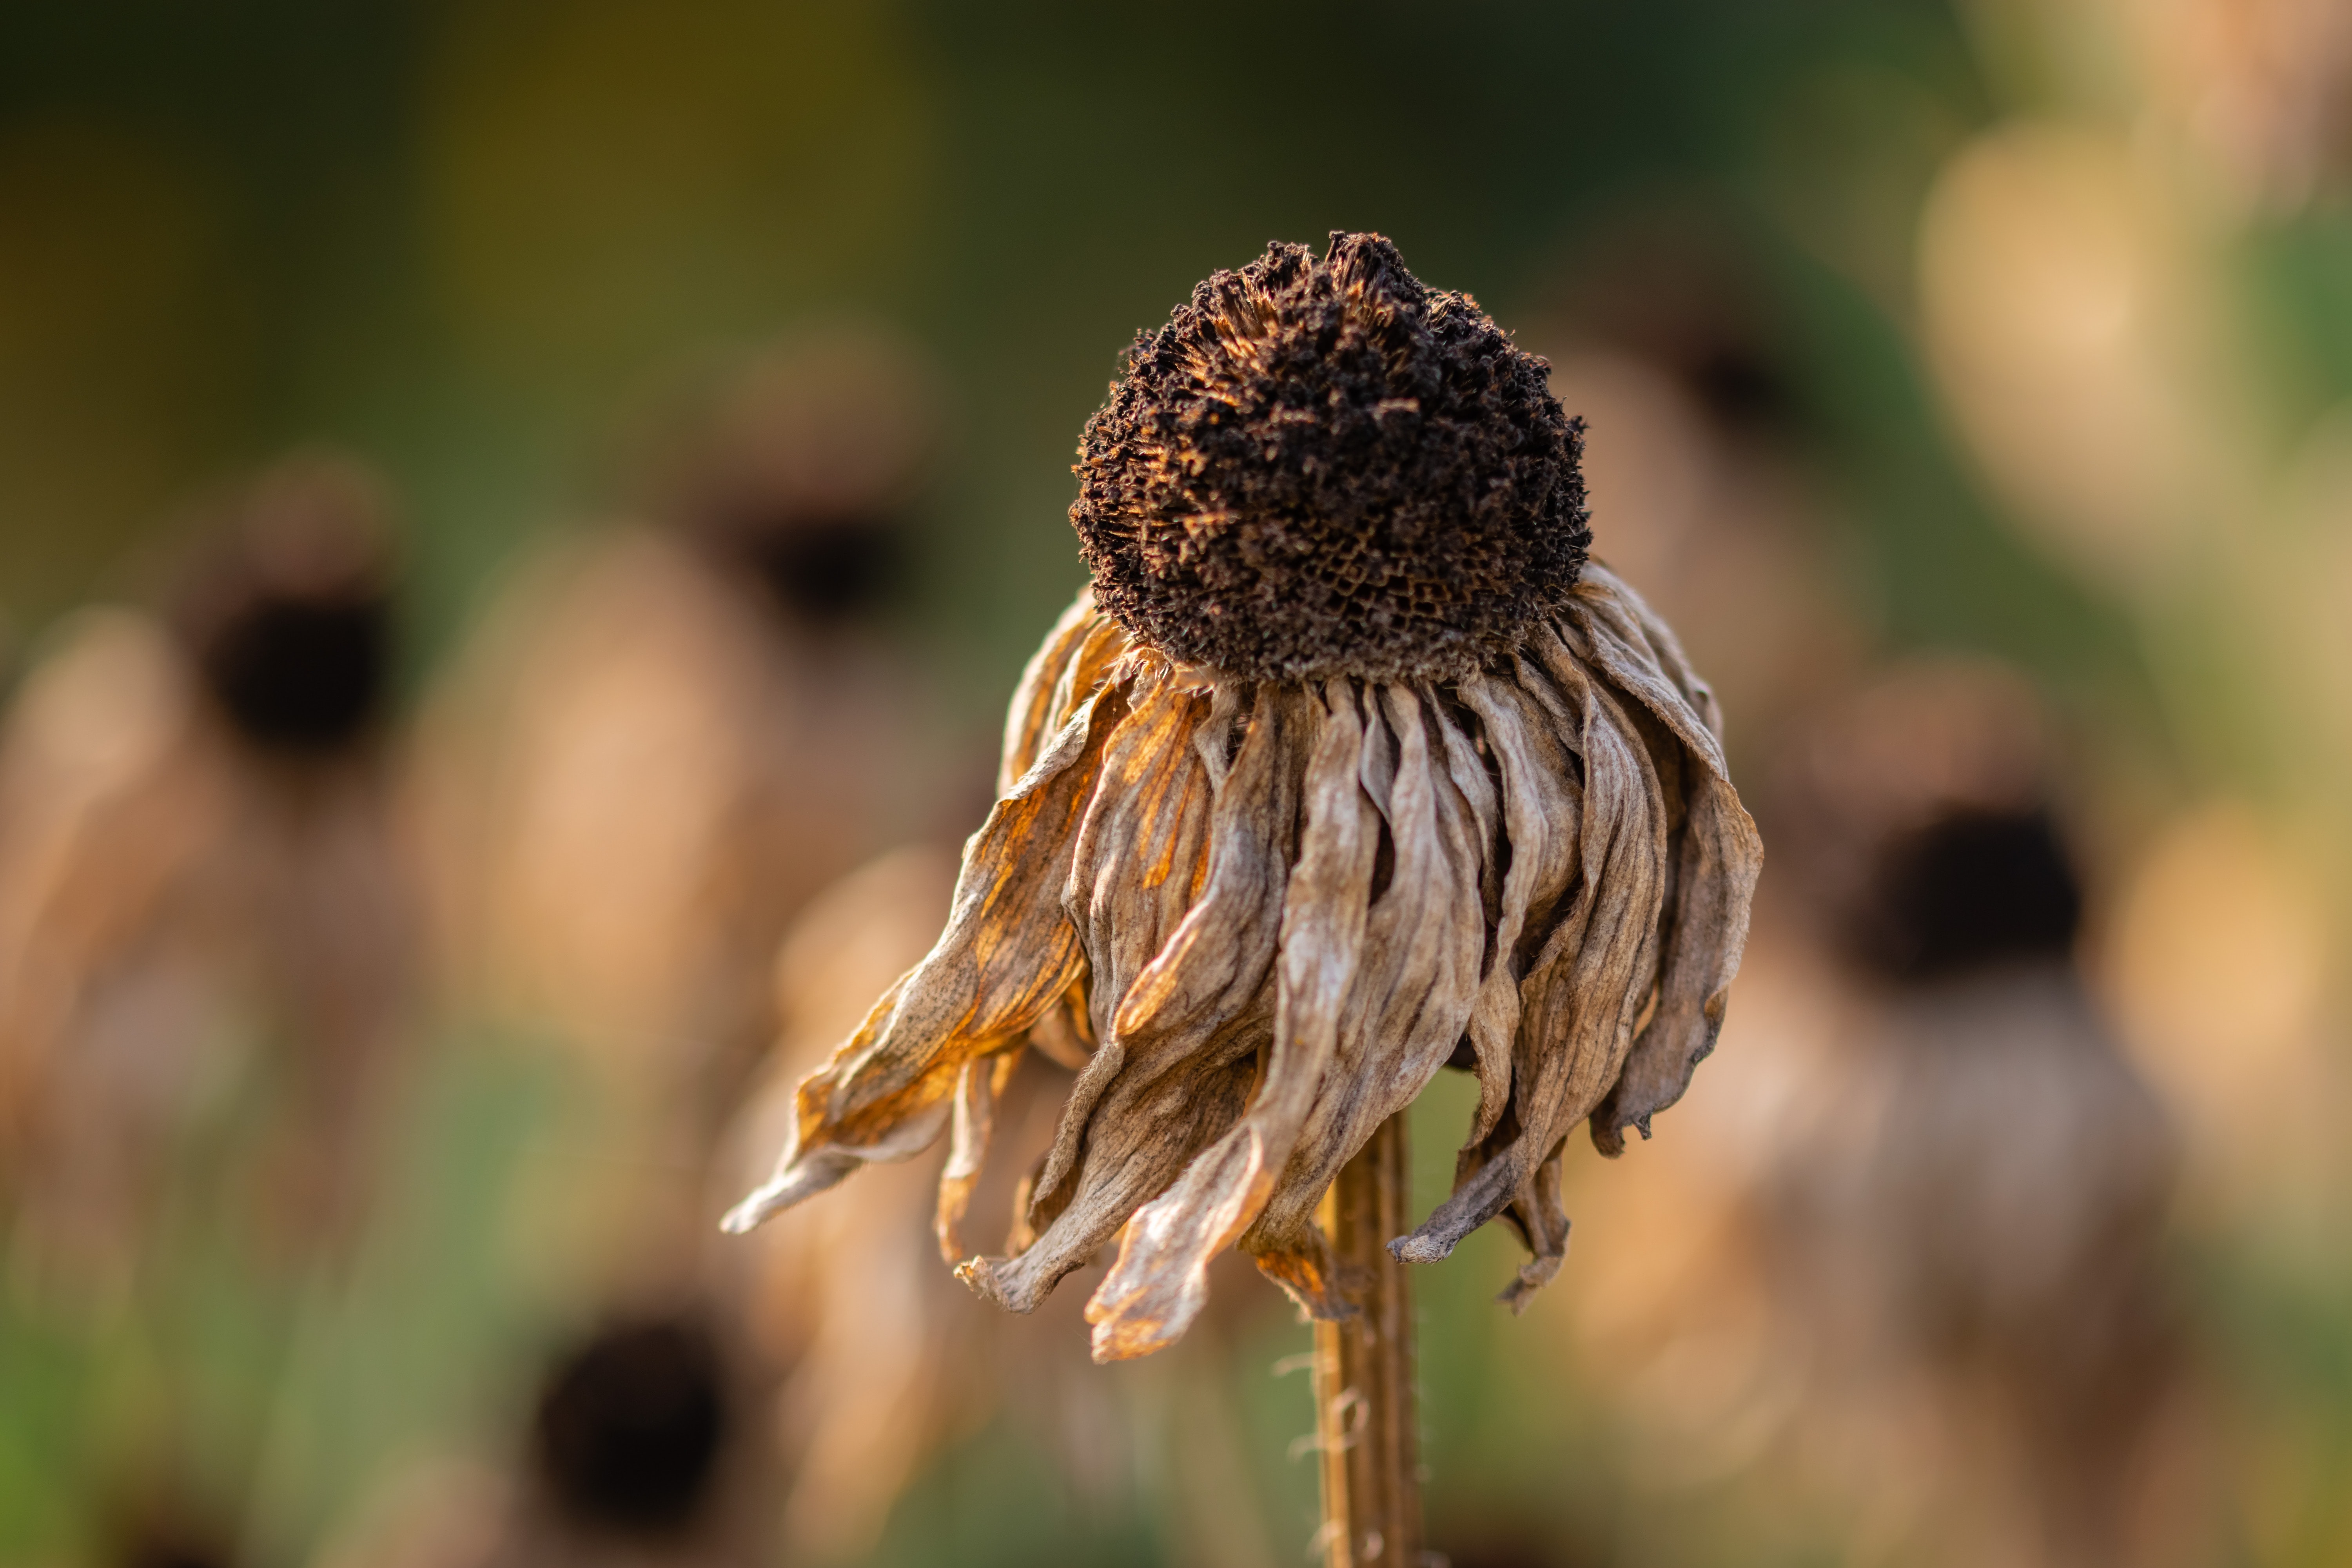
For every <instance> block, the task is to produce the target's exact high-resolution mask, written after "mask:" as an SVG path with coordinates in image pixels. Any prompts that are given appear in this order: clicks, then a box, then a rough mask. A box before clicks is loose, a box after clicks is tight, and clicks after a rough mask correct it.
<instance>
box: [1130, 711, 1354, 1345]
mask: <svg viewBox="0 0 2352 1568" xmlns="http://www.w3.org/2000/svg"><path fill="white" fill-rule="evenodd" d="M1319 706H1320V708H1321V710H1322V718H1321V733H1320V734H1318V736H1317V737H1316V742H1315V750H1314V754H1313V756H1312V758H1311V760H1310V761H1309V762H1308V763H1307V784H1306V798H1307V813H1306V826H1305V830H1304V831H1303V832H1302V833H1301V835H1300V836H1299V847H1298V860H1297V865H1296V866H1295V867H1294V868H1292V870H1291V873H1290V881H1289V886H1288V888H1287V889H1286V891H1285V894H1284V898H1283V910H1282V932H1281V938H1280V949H1279V952H1278V953H1277V956H1276V961H1275V972H1276V1000H1275V1019H1274V1035H1273V1038H1272V1040H1271V1041H1270V1042H1269V1044H1268V1046H1267V1055H1266V1064H1265V1076H1264V1078H1263V1079H1262V1080H1261V1081H1260V1083H1259V1085H1258V1089H1257V1093H1256V1096H1255V1099H1254V1100H1253V1101H1252V1103H1251V1105H1250V1108H1249V1110H1248V1111H1247V1113H1246V1114H1245V1115H1244V1117H1243V1118H1242V1121H1241V1122H1240V1124H1239V1125H1237V1126H1235V1127H1234V1129H1233V1130H1232V1131H1229V1132H1227V1133H1226V1134H1225V1135H1224V1136H1223V1138H1221V1139H1220V1140H1218V1142H1216V1143H1214V1144H1213V1145H1212V1146H1211V1147H1210V1148H1209V1149H1208V1150H1207V1151H1206V1152H1203V1153H1202V1154H1201V1155H1200V1156H1198V1157H1197V1158H1195V1159H1194V1160H1193V1161H1192V1163H1191V1164H1190V1165H1188V1166H1187V1167H1186V1168H1185V1172H1184V1174H1183V1176H1182V1177H1181V1179H1180V1180H1179V1181H1178V1182H1177V1184H1176V1185H1175V1186H1174V1187H1172V1188H1171V1189H1170V1190H1169V1191H1167V1192H1165V1193H1163V1194H1160V1196H1159V1197H1157V1198H1154V1199H1153V1200H1152V1201H1151V1202H1150V1203H1149V1204H1146V1205H1144V1206H1143V1207H1142V1208H1140V1209H1138V1210H1137V1211H1136V1213H1135V1217H1134V1219H1132V1220H1130V1221H1129V1225H1128V1227H1127V1235H1126V1239H1125V1240H1124V1241H1122V1242H1121V1243H1120V1246H1119V1251H1118V1261H1117V1262H1116V1263H1114V1264H1113V1265H1112V1266H1111V1271H1110V1274H1109V1275H1108V1278H1106V1279H1104V1281H1103V1283H1102V1285H1101V1287H1100V1289H1097V1291H1096V1292H1095V1295H1094V1299H1093V1300H1091V1301H1089V1302H1088V1303H1087V1321H1090V1322H1092V1323H1093V1324H1094V1325H1095V1333H1094V1350H1095V1357H1096V1359H1097V1360H1098V1361H1108V1360H1120V1359H1124V1358H1126V1357H1129V1356H1136V1355H1142V1354H1146V1353H1148V1352H1150V1351H1153V1350H1156V1349H1158V1348H1160V1346H1162V1345H1164V1344H1167V1343H1169V1342H1171V1341H1172V1340H1174V1339H1175V1338H1176V1337H1177V1336H1178V1335H1180V1334H1181V1333H1182V1332H1183V1331H1184V1330H1185V1328H1186V1327H1187V1326H1188V1325H1189V1324H1190V1323H1191V1321H1192V1318H1193V1317H1194V1316H1195V1315H1196V1314H1197V1313H1198V1312H1199V1310H1200V1308H1201V1304H1202V1301H1203V1300H1206V1295H1207V1290H1208V1279H1207V1275H1208V1267H1209V1260H1210V1259H1211V1258H1213V1257H1215V1256H1216V1254H1218V1253H1219V1252H1222V1251H1223V1250H1224V1249H1225V1248H1226V1247H1229V1246H1231V1245H1232V1244H1233V1243H1234V1240H1235V1239H1237V1238H1238V1237H1240V1235H1241V1233H1242V1232H1243V1231H1244V1230H1245V1229H1247V1228H1248V1226H1249V1225H1250V1224H1251V1222H1252V1221H1254V1220H1255V1219H1256V1218H1257V1215H1258V1213H1259V1211H1260V1210H1261V1209H1262V1208H1263V1207H1264V1206H1265V1201H1266V1198H1267V1197H1268V1196H1269V1195H1270V1194H1271V1192H1272V1189H1273V1184H1274V1178H1275V1173H1276V1172H1277V1171H1279V1170H1280V1169H1281V1168H1282V1166H1283V1165H1284V1164H1285V1163H1287V1161H1288V1159H1289V1157H1290V1152H1291V1150H1292V1149H1293V1148H1294V1147H1295V1146H1296V1144H1297V1139H1298V1134H1299V1131H1300V1130H1301V1129H1302V1128H1303V1127H1304V1126H1305V1124H1306V1121H1307V1114H1308V1112H1309V1111H1311V1110H1313V1108H1314V1103H1315V1097H1316V1095H1317V1093H1318V1091H1319V1090H1320V1089H1321V1088H1322V1087H1323V1081H1324V1075H1325V1071H1326V1069H1327V1068H1328V1067H1329V1065H1330V1062H1331V1058H1332V1055H1333V1052H1334V1050H1335V1048H1336V1047H1337V1044H1338V1039H1339V1022H1340V1018H1341V1016H1342V1014H1343V1013H1344V1011H1345V1009H1346V1006H1347V1002H1348V997H1349V991H1350V989H1351V987H1352V986H1353V984H1354V982H1355V978H1356V974H1357V969H1358V964H1359V962H1360V959H1361V957H1362V953H1363V942H1364V928H1365V923H1366V913H1367V910H1366V906H1367V904H1368V902H1369V900H1370V892H1371V880H1372V868H1373V863H1374V860H1375V858H1376V857H1377V853H1378V850H1379V847H1380V832H1379V819H1378V816H1377V814H1376V813H1375V812H1374V811H1373V809H1372V804H1371V802H1370V800H1369V799H1368V798H1367V797H1366V796H1365V794H1364V790H1363V785H1362V784H1361V783H1360V774H1361V772H1362V767H1363V752H1364V747H1365V744H1366V732H1367V725H1366V722H1365V718H1364V715H1363V714H1362V712H1361V711H1360V708H1359V699H1358V696H1357V693H1356V692H1355V690H1354V689H1353V686H1352V683H1350V682H1348V681H1345V680H1333V681H1329V682H1327V683H1325V684H1324V687H1323V690H1322V693H1321V702H1320V704H1319Z"/></svg>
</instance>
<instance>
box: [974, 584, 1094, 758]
mask: <svg viewBox="0 0 2352 1568" xmlns="http://www.w3.org/2000/svg"><path fill="white" fill-rule="evenodd" d="M1103 619H1104V617H1103V616H1102V615H1101V614H1100V612H1098V611H1097V610H1096V608H1095V590H1094V584H1091V583H1089V584H1087V585H1086V586H1085V587H1083V588H1081V589H1079V590H1078V596H1077V597H1076V599H1073V600H1072V601H1071V602H1070V607H1069V608H1068V609H1066V610H1064V611H1063V612H1062V618H1061V619H1060V620H1058V621H1055V623H1054V629H1053V630H1052V631H1050V632H1047V633H1046V634H1045V641H1044V642H1043V643H1041V644H1040V645H1038V648H1037V651H1036V652H1035V653H1034V654H1032V655H1030V656H1029V664H1028V667H1027V668H1024V670H1022V672H1021V684H1020V685H1018V686H1016V687H1014V688H1013V701H1012V703H1011V704H1010V705H1009V706H1008V707H1007V708H1006V709H1005V710H1004V754H1003V761H1002V762H1001V763H999V764H998V766H997V771H996V793H997V794H999V795H1009V794H1011V793H1012V791H1013V785H1014V784H1018V783H1020V782H1021V775H1022V774H1024V773H1027V772H1028V771H1029V770H1030V768H1031V767H1032V766H1033V765H1034V764H1035V763H1036V761H1037V749H1038V748H1039V747H1040V746H1043V745H1044V744H1045V742H1046V741H1047V739H1048V738H1050V737H1051V736H1052V735H1053V733H1054V731H1055V729H1056V728H1057V725H1056V723H1055V719H1054V702H1055V693H1056V691H1057V690H1058V689H1059V688H1060V685H1061V680H1062V675H1063V672H1064V671H1066V669H1068V668H1069V667H1070V661H1071V660H1072V659H1074V658H1076V657H1077V652H1078V648H1079V647H1080V645H1082V644H1083V643H1084V642H1085V641H1086V639H1087V637H1089V636H1091V635H1092V634H1093V633H1094V632H1095V631H1096V630H1097V628H1098V627H1099V626H1101V624H1102V622H1103Z"/></svg>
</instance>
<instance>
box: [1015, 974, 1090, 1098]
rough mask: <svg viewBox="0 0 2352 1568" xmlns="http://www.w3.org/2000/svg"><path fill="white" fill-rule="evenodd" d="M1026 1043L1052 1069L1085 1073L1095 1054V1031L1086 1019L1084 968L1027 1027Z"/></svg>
mask: <svg viewBox="0 0 2352 1568" xmlns="http://www.w3.org/2000/svg"><path fill="white" fill-rule="evenodd" d="M1029 1043H1030V1045H1032V1046H1034V1047H1036V1050H1037V1054H1038V1055H1040V1056H1042V1057H1044V1058H1045V1059H1046V1060H1047V1061H1049V1062H1052V1063H1053V1064H1054V1065H1055V1067H1064V1068H1069V1069H1070V1070H1071V1071H1072V1072H1080V1071H1083V1070H1085V1068H1086V1065H1087V1060H1088V1059H1089V1058H1092V1057H1093V1055H1094V1052H1095V1030H1094V1025H1093V1024H1091V1023H1090V1022H1088V1021H1087V975H1086V969H1085V967H1084V965H1081V966H1080V967H1079V970H1078V978H1077V979H1076V981H1075V982H1074V983H1073V984H1071V986H1070V988H1069V989H1068V990H1067V991H1065V992H1063V993H1062V999H1061V1000H1060V1001H1058V1002H1056V1003H1055V1004H1054V1005H1052V1006H1051V1007H1048V1008H1046V1009H1045V1013H1044V1014H1043V1016H1040V1017H1039V1018H1038V1020H1037V1021H1036V1022H1035V1023H1034V1024H1032V1025H1030V1026H1029Z"/></svg>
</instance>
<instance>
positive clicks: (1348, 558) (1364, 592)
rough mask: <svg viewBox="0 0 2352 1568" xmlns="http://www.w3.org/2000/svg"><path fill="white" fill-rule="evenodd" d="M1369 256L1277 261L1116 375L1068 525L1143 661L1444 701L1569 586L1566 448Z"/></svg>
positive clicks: (1469, 317)
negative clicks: (1389, 684) (1341, 682)
mask: <svg viewBox="0 0 2352 1568" xmlns="http://www.w3.org/2000/svg"><path fill="white" fill-rule="evenodd" d="M1548 374H1549V366H1547V365H1546V364H1545V363H1544V362H1543V361H1542V360H1540V359H1538V358H1537V357H1535V356H1534V355H1532V354H1528V353H1522V352H1521V351H1520V350H1519V349H1518V348H1517V347H1516V346H1514V345H1513V343H1512V342H1511V340H1510V338H1509V337H1508V336H1507V334H1506V333H1505V332H1504V331H1502V329H1501V328H1499V327H1497V326H1496V324H1495V322H1494V321H1492V320H1491V319H1490V318H1489V317H1488V316H1487V315H1486V312H1485V311H1483V310H1480V309H1479V308H1478V305H1477V302H1476V301H1475V300H1472V299H1471V298H1470V297H1469V296H1468V295H1465V294H1457V293H1450V292H1446V291H1444V290H1441V289H1429V288H1425V287H1423V285H1422V283H1421V282H1420V281H1419V280H1418V279H1415V278H1414V277H1413V276H1412V273H1410V272H1408V271H1407V270H1406V269H1405V266H1404V262H1403V260H1402V258H1400V257H1399V256H1398V254H1397V251H1396V247H1394V246H1393V245H1391V244H1390V243H1389V241H1388V240H1386V239H1384V238H1382V237H1380V236H1379V235H1371V234H1347V233H1340V232H1335V233H1333V234H1332V236H1331V238H1330V244H1329V247H1328V249H1327V251H1326V252H1325V254H1324V255H1323V257H1322V258H1320V259H1318V258H1316V257H1315V256H1314V254H1313V253H1312V252H1311V251H1309V250H1308V249H1307V247H1305V246H1301V245H1280V244H1277V245H1275V246H1273V247H1269V248H1268V249H1267V251H1266V253H1265V255H1264V256H1261V257H1260V258H1257V259H1256V260H1255V261H1253V262H1251V263H1250V264H1249V265H1248V266H1246V267H1244V268H1241V270H1239V271H1238V272H1218V273H1216V274H1214V275H1213V276H1212V277H1210V278H1209V279H1207V280H1206V281H1205V282H1203V283H1202V284H1201V285H1200V286H1199V287H1198V288H1196V289H1193V291H1192V301H1191V302H1190V303H1189V304H1186V305H1183V306H1181V307H1180V308H1179V309H1178V310H1177V311H1176V313H1175V315H1174V317H1173V318H1172V319H1171V321H1169V323H1168V324H1167V325H1166V326H1164V327H1162V328H1160V330H1159V331H1156V332H1144V333H1142V334H1140V335H1139V337H1138V338H1137V339H1136V341H1135V343H1134V344H1133V346H1132V347H1131V348H1130V349H1129V351H1128V356H1127V373H1126V375H1125V376H1124V378H1123V379H1121V380H1120V381H1119V382H1118V383H1117V384H1115V385H1114V386H1113V387H1112V389H1111V395H1110V401H1109V402H1108V403H1107V404H1106V405H1104V406H1103V407H1102V409H1101V410H1100V411H1099V412H1097V414H1096V415H1095V416H1094V417H1093V418H1092V419H1090V420H1089V421H1087V429H1086V435H1085V437H1084V439H1083V440H1082V441H1081V443H1080V445H1079V457H1080V461H1079V463H1078V464H1077V467H1076V472H1077V474H1078V477H1079V486H1078V500H1077V501H1076V504H1075V505H1074V506H1072V507H1071V509H1070V521H1071V522H1072V524H1073V525H1074V526H1075V527H1076V529H1077V531H1078V536H1079V538H1080V540H1081V541H1082V542H1083V543H1084V546H1085V553H1086V558H1087V565H1088V566H1089V567H1091V568H1092V570H1093V572H1094V578H1095V593H1096V597H1097V602H1099V603H1100V604H1101V605H1102V606H1103V608H1104V609H1105V610H1106V611H1108V613H1109V614H1110V615H1111V616H1114V617H1116V618H1117V619H1118V622H1119V623H1120V624H1121V625H1122V626H1125V627H1126V628H1127V629H1128V631H1129V633H1131V634H1132V635H1133V636H1135V637H1138V638H1139V639H1141V640H1143V641H1145V642H1147V643H1149V644H1150V645H1152V646H1154V647H1159V648H1160V649H1161V650H1162V651H1164V652H1166V653H1169V654H1171V655H1173V656H1174V657H1176V658H1181V659H1183V660H1185V661H1187V662H1190V663H1194V664H1201V665H1206V666H1209V667H1211V668H1216V669H1220V670H1223V671H1226V672H1229V673H1232V674H1234V675H1239V676H1245V677H1252V678H1257V679H1301V678H1307V677H1319V676H1330V675H1339V674H1349V675H1359V676H1366V677H1373V678H1379V679H1405V678H1415V677H1442V676H1445V675H1450V674H1454V673H1457V672H1460V671H1462V670H1465V669H1467V668H1472V667H1474V666H1475V665H1477V664H1479V663H1482V662H1484V661H1485V660H1486V659H1488V658H1494V657H1496V656H1499V655H1501V654H1504V653H1507V652H1509V651H1510V650H1512V649H1513V648H1515V647H1517V645H1518V643H1519V641H1520V639H1521V637H1523V636H1524V634H1525V633H1526V631H1527V630H1528V627H1529V626H1531V625H1532V624H1533V623H1534V622H1535V621H1536V620H1537V619H1538V617H1539V616H1543V615H1544V614H1546V613H1547V612H1549V611H1551V610H1554V609H1556V608H1557V607H1558V606H1559V605H1560V604H1561V603H1562V602H1563V601H1564V600H1565V598H1566V596H1567V594H1568V591H1569V590H1570V588H1571V587H1573V586H1574V585H1575V584H1576V580H1577V574H1578V573H1579V572H1580V570H1581V569H1582V567H1583V565H1584V560H1585V552H1586V548H1587V546H1589V545H1590V544H1591V538H1592V534H1591V530H1590V529H1589V528H1588V527H1587V526H1586V518H1585V507H1584V482H1583V479H1582V477H1581V475H1580V472H1579V470H1578V466H1577V464H1578V458H1579V456H1580V450H1581V447H1582V440H1583V424H1582V421H1580V420H1575V419H1570V417H1569V416H1567V415H1566V414H1565V413H1564V412H1563V411H1562V410H1561V408H1560V405H1559V400H1558V399H1557V398H1555V397H1553V396H1552V395H1551V392H1550V390H1549V387H1548V386H1547V385H1546V377H1547V376H1548Z"/></svg>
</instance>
